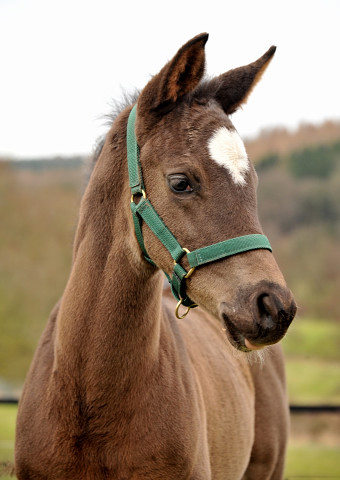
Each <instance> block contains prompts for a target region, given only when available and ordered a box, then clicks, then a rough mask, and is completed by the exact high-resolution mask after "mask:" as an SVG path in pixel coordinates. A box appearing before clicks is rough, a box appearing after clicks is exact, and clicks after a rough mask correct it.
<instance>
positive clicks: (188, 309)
mask: <svg viewBox="0 0 340 480" xmlns="http://www.w3.org/2000/svg"><path fill="white" fill-rule="evenodd" d="M181 305H182V299H180V301H179V302H178V303H177V305H176V310H175V314H176V317H177V318H178V319H179V320H182V318H184V317H186V316H187V315H188V313H189V311H190V308H191V307H187V309H186V311H185V312H184V314H183V315H179V313H178V312H179V307H180V306H181Z"/></svg>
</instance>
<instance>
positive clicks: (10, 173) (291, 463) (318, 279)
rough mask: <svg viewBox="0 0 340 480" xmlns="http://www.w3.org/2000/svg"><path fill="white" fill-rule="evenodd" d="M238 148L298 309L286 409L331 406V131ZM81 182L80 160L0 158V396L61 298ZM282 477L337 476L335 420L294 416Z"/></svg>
mask: <svg viewBox="0 0 340 480" xmlns="http://www.w3.org/2000/svg"><path fill="white" fill-rule="evenodd" d="M247 150H248V153H249V155H250V157H251V158H252V159H253V160H254V163H255V165H256V169H257V172H258V176H259V189H258V203H259V213H260V219H261V222H262V225H263V227H264V231H265V233H266V234H267V235H268V237H269V238H270V241H271V243H272V246H273V251H274V254H275V257H276V259H277V261H278V264H279V265H280V267H281V269H282V271H283V273H284V275H285V278H286V280H287V283H288V285H289V287H290V288H291V289H292V291H293V292H294V295H295V298H296V300H297V304H298V307H299V309H298V315H297V318H296V319H295V320H294V322H293V324H292V326H291V327H290V329H289V331H288V334H287V336H286V338H285V339H284V340H283V342H282V343H283V347H284V350H285V353H286V359H287V362H286V365H287V384H288V391H289V401H290V403H291V404H295V405H303V404H308V405H318V404H332V405H340V323H339V322H340V303H339V292H340V274H339V272H340V254H339V245H340V123H332V122H328V123H325V124H324V125H321V126H311V125H309V126H308V125H305V126H301V128H300V129H299V130H298V131H297V132H295V133H293V132H290V131H287V130H285V129H277V130H274V131H268V132H263V133H262V135H261V136H260V137H259V138H258V139H255V140H254V141H251V142H249V143H248V145H247ZM85 177H86V175H85V176H84V171H83V167H82V161H81V159H78V158H73V159H68V160H65V159H55V160H48V161H43V160H41V161H33V160H32V161H31V162H27V161H23V162H11V161H10V162H6V161H0V217H1V219H2V231H1V235H0V253H1V259H0V324H1V335H0V395H2V396H5V395H11V394H12V395H18V394H19V393H20V390H21V386H22V383H23V380H24V377H25V375H26V372H27V369H28V366H29V364H30V361H31V358H32V356H33V352H34V350H35V347H36V344H37V341H38V338H39V336H40V334H41V331H42V330H43V327H44V325H45V323H46V319H47V317H48V314H49V312H50V311H51V309H52V307H53V305H54V304H55V302H56V301H57V300H58V299H59V298H60V295H62V292H63V289H64V286H65V283H66V281H67V278H68V275H69V270H70V265H71V258H72V241H73V236H74V232H75V228H76V224H77V215H78V213H77V212H78V208H79V202H80V199H81V195H82V191H83V188H84V185H85ZM269 358H270V357H269ZM12 359H15V361H12ZM15 416H16V407H15V406H10V405H3V406H0V462H1V461H4V460H11V458H12V456H13V439H14V425H15ZM3 478H7V477H3ZM286 478H287V479H290V480H294V479H297V478H299V479H302V478H314V480H317V479H320V480H322V479H325V478H333V479H336V478H338V479H339V480H340V414H337V415H335V414H323V415H316V416H312V415H307V414H293V415H292V431H291V439H290V444H289V449H288V458H287V468H286Z"/></svg>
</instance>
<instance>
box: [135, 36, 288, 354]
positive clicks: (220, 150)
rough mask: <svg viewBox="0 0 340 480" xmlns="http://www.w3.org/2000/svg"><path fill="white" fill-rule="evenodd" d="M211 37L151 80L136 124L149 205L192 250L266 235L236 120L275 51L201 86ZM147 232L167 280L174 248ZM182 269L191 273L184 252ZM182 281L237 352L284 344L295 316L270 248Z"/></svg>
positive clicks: (238, 256)
mask: <svg viewBox="0 0 340 480" xmlns="http://www.w3.org/2000/svg"><path fill="white" fill-rule="evenodd" d="M207 39H208V35H207V34H201V35H198V36H196V37H195V38H193V39H192V40H190V41H189V42H188V43H186V44H185V45H184V46H183V47H182V48H181V49H180V50H179V51H178V52H177V54H176V55H175V56H174V58H173V59H172V60H171V61H170V62H168V63H167V64H166V65H165V66H164V67H163V68H162V69H161V71H160V72H159V73H158V74H157V75H156V76H154V77H153V78H152V79H151V80H150V82H149V83H148V84H147V85H146V87H145V88H144V89H143V91H142V92H141V94H140V97H139V99H138V104H137V114H136V124H135V132H136V139H137V143H138V146H139V150H140V163H141V168H142V172H143V179H144V184H145V190H146V192H147V198H148V199H149V200H150V202H151V203H152V205H153V206H154V208H155V210H156V211H157V213H158V215H159V216H160V218H161V219H162V221H163V222H164V224H165V225H166V227H167V228H168V229H169V231H170V232H171V233H172V234H173V235H174V237H175V238H176V239H177V240H178V242H179V243H180V245H182V246H183V247H184V248H185V249H187V250H188V251H192V250H197V249H200V248H203V247H206V246H209V245H215V244H218V243H219V242H223V241H225V240H229V239H235V238H239V237H243V236H248V235H259V236H261V235H262V234H263V231H262V228H261V225H260V222H259V219H258V214H257V200H256V189H257V175H256V172H255V169H254V167H253V165H252V163H251V161H250V160H249V158H248V156H247V153H246V150H245V146H244V144H243V142H242V140H241V138H240V137H239V135H238V133H237V131H236V129H235V127H234V125H233V124H232V122H231V119H230V115H231V114H232V113H234V112H235V111H236V110H237V109H238V108H239V107H240V106H241V105H242V104H243V103H244V102H245V101H246V100H247V98H248V96H249V94H250V92H251V91H252V89H253V87H254V86H255V85H256V83H257V82H258V81H259V79H260V77H261V75H262V74H263V72H264V71H265V69H266V68H267V66H268V64H269V63H270V61H271V59H272V57H273V55H274V53H275V47H271V48H270V49H269V50H268V51H267V52H266V53H265V54H264V55H263V56H262V57H260V58H259V59H258V60H256V61H255V62H253V63H250V64H249V65H246V66H243V67H240V68H236V69H233V70H230V71H228V72H226V73H224V74H222V75H220V76H218V77H215V78H212V79H204V78H203V77H204V70H205V52H204V46H205V43H206V41H207ZM141 231H142V235H143V239H144V245H145V249H146V251H147V252H148V255H149V257H150V258H151V259H152V261H153V262H154V263H155V264H156V265H157V266H158V267H159V268H161V269H162V270H163V271H164V272H165V273H166V274H168V276H169V277H170V278H171V276H172V275H173V273H172V272H173V266H174V261H173V258H171V255H169V252H168V250H167V249H166V248H165V247H164V246H163V245H162V243H160V242H159V240H158V239H157V237H156V236H155V235H154V233H153V232H152V231H151V230H150V228H149V227H148V226H147V225H146V224H145V223H143V225H142V227H141ZM181 264H182V266H183V268H185V269H187V270H190V265H189V264H188V259H187V256H186V255H184V256H183V258H182V259H181ZM185 283H186V292H187V294H188V297H190V299H191V300H192V301H193V302H195V303H196V304H197V305H199V306H200V307H203V308H204V309H205V310H207V311H208V312H210V313H211V314H212V315H213V316H214V317H216V318H217V319H218V320H219V321H220V322H221V323H222V325H223V327H224V328H225V331H226V334H227V336H228V338H229V340H230V341H231V343H232V344H233V345H234V346H235V347H237V348H238V349H240V350H244V351H249V350H254V349H257V348H261V347H263V346H266V345H269V344H273V343H276V342H278V341H279V340H280V339H281V338H282V337H283V336H284V334H285V333H286V331H287V328H288V327H289V325H290V323H291V321H292V319H293V318H294V315H295V313H296V305H295V302H294V299H293V296H292V294H291V292H290V290H289V289H288V288H287V285H286V283H285V280H284V278H283V275H282V273H281V271H280V269H279V267H278V265H277V263H276V261H275V258H274V256H273V254H272V253H271V251H270V250H269V249H267V248H255V249H249V251H243V252H242V253H240V254H235V255H231V256H228V257H226V258H221V259H218V260H216V261H212V262H209V263H206V264H205V265H202V266H198V267H197V268H196V269H195V271H194V272H193V274H192V275H190V276H188V278H187V279H186V282H185Z"/></svg>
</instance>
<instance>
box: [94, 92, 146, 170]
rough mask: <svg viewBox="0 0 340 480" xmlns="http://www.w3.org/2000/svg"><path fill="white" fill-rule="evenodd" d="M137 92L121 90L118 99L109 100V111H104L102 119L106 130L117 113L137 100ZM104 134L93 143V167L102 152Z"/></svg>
mask: <svg viewBox="0 0 340 480" xmlns="http://www.w3.org/2000/svg"><path fill="white" fill-rule="evenodd" d="M139 94H140V90H137V89H136V90H134V91H133V92H130V93H128V92H125V91H123V92H122V95H121V98H119V99H117V100H116V99H113V100H111V102H110V108H111V110H110V112H109V113H106V114H104V115H103V119H104V120H105V122H104V125H106V126H107V127H108V130H109V129H110V128H111V126H112V125H113V123H114V121H115V120H116V118H117V117H118V115H119V114H120V113H121V112H122V111H123V110H124V109H125V108H127V107H128V106H130V105H133V104H134V103H136V102H137V99H138V97H139ZM106 135H107V132H106V133H104V134H103V135H101V136H100V137H99V138H98V139H97V141H96V143H95V145H94V149H93V155H92V162H91V163H92V168H93V167H94V165H95V164H96V162H97V160H98V158H99V156H100V154H101V152H102V149H103V146H104V143H105V140H106Z"/></svg>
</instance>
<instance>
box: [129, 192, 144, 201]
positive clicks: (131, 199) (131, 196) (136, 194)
mask: <svg viewBox="0 0 340 480" xmlns="http://www.w3.org/2000/svg"><path fill="white" fill-rule="evenodd" d="M135 195H137V193H133V194H132V195H131V203H134V201H133V197H134V196H135ZM142 195H143V198H144V199H145V200H146V193H145V190H143V189H142Z"/></svg>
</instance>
